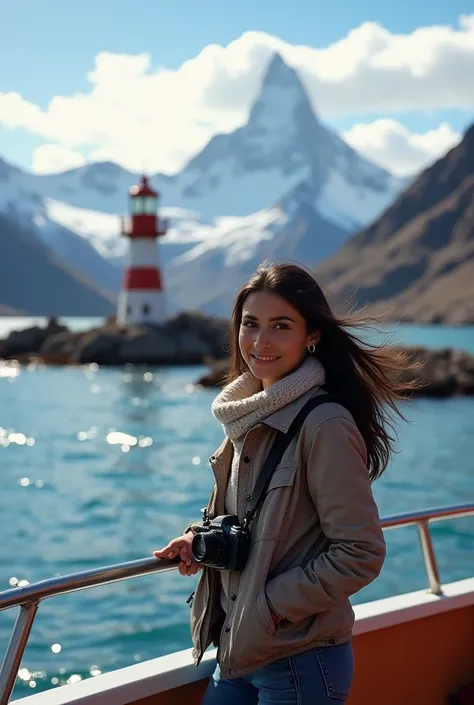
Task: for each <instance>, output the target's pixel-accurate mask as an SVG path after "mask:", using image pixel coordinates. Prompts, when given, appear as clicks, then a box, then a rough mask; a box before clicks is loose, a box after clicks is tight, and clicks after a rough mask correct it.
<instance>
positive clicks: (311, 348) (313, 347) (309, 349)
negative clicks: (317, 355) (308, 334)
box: [308, 343, 316, 354]
mask: <svg viewBox="0 0 474 705" xmlns="http://www.w3.org/2000/svg"><path fill="white" fill-rule="evenodd" d="M315 351H316V345H314V343H311V345H308V352H309V353H311V354H313V353H314V352H315Z"/></svg>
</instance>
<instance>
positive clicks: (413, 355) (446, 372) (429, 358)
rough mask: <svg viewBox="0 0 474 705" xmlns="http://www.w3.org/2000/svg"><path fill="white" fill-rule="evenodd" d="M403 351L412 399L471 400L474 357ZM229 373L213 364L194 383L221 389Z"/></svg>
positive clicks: (224, 363) (222, 364)
mask: <svg viewBox="0 0 474 705" xmlns="http://www.w3.org/2000/svg"><path fill="white" fill-rule="evenodd" d="M403 350H404V351H405V352H406V353H408V356H409V358H410V359H411V360H413V362H417V363H418V367H417V368H416V369H412V370H406V372H404V374H403V377H404V380H405V381H412V380H415V379H416V380H417V381H418V383H419V387H418V389H416V391H414V392H413V395H412V396H413V397H433V398H444V397H452V396H474V355H470V354H469V353H467V352H465V351H464V350H455V349H453V348H443V349H439V350H431V349H429V348H424V347H404V348H403ZM228 371H229V361H228V359H220V360H215V361H213V363H212V364H211V366H210V370H209V372H208V373H207V374H205V375H203V376H202V377H201V378H200V379H199V380H198V382H197V384H198V385H200V386H202V387H217V388H219V387H221V386H222V385H223V383H224V380H225V378H226V375H227V373H228Z"/></svg>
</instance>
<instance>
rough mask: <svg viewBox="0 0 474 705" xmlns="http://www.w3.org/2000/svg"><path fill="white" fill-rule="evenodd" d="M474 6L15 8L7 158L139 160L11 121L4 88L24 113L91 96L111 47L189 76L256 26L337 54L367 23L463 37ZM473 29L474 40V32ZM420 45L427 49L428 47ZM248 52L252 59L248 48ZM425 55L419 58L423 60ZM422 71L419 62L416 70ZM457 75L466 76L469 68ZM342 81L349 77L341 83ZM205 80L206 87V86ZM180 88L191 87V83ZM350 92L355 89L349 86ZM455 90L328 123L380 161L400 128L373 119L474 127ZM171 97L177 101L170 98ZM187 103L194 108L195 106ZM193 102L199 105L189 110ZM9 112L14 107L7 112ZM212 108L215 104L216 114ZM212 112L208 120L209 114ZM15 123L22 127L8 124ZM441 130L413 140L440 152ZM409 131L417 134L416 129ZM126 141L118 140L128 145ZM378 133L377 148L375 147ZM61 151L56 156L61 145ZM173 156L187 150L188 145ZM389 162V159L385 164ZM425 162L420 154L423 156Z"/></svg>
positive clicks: (204, 0)
mask: <svg viewBox="0 0 474 705" xmlns="http://www.w3.org/2000/svg"><path fill="white" fill-rule="evenodd" d="M470 9H471V11H473V10H474V8H472V7H471V8H470V7H469V3H468V2H466V1H464V2H462V1H461V0H450V2H449V3H448V2H446V0H444V1H441V0H434V1H431V2H428V1H427V0H399V1H398V2H397V3H381V2H380V0H379V1H378V2H375V0H357V1H356V2H355V1H353V0H346V1H345V2H343V1H342V0H332V2H328V1H326V2H320V0H306V2H304V1H303V0H293V2H292V3H291V4H290V3H289V2H283V1H281V0H258V1H256V0H240V2H238V3H230V2H225V1H222V0H201V2H195V1H194V2H192V1H191V0H172V2H166V3H165V2H161V1H158V0H149V2H147V3H145V2H142V3H130V2H125V1H124V0H114V1H112V0H107V1H106V0H95V2H93V1H92V0H81V2H67V3H65V2H64V1H60V0H35V2H34V3H27V4H26V5H25V3H13V2H10V3H6V4H5V5H4V7H3V8H2V24H3V27H2V32H1V42H0V65H1V66H2V67H3V70H2V72H1V74H0V155H2V156H3V157H4V158H6V159H7V160H9V161H11V162H13V163H16V164H18V165H20V166H22V167H25V168H31V166H32V165H33V163H34V154H35V150H36V149H37V148H38V147H41V146H44V145H45V144H46V145H52V146H53V147H54V146H55V145H56V147H57V153H58V155H59V156H60V155H61V154H62V153H60V149H59V148H61V149H62V150H63V152H64V157H65V159H66V161H65V164H66V163H67V150H70V151H71V152H74V153H76V154H77V155H82V156H83V157H84V158H85V159H94V158H97V156H99V157H100V155H101V154H102V153H103V154H104V155H105V156H107V155H109V153H110V157H111V158H114V156H115V157H116V158H117V160H119V161H120V160H121V161H122V162H126V161H127V157H126V156H125V154H124V155H123V157H121V156H120V153H119V151H118V150H117V149H116V148H112V147H111V145H105V146H104V145H102V144H100V140H99V143H97V144H95V145H94V149H92V148H91V144H90V137H87V136H79V135H76V137H72V136H71V135H65V134H63V132H64V130H63V129H59V130H57V131H56V132H54V130H53V128H47V129H46V128H44V129H43V128H38V127H37V123H38V120H37V119H36V118H34V120H33V122H32V119H29V118H28V124H27V125H26V127H25V124H24V120H23V122H22V121H21V120H18V123H19V126H17V124H16V122H15V120H14V119H13V118H12V116H11V111H12V109H13V108H12V103H11V101H10V102H8V103H5V104H4V105H3V109H2V107H1V106H2V103H1V96H2V94H3V95H6V94H9V93H10V92H14V93H18V94H19V95H20V96H21V99H22V101H23V104H22V106H17V107H15V106H14V109H15V110H16V109H18V110H19V111H21V110H23V109H25V110H30V108H27V107H25V106H31V105H33V106H37V108H38V109H40V110H42V111H47V109H48V105H49V103H50V101H51V100H52V99H53V98H55V96H63V97H72V96H74V95H76V94H78V93H85V94H89V93H90V91H91V82H90V81H89V80H88V78H87V74H88V73H89V72H90V71H91V70H93V68H94V62H95V57H96V55H98V54H100V53H101V52H110V53H111V54H125V55H130V56H132V55H137V54H142V53H147V54H149V55H150V57H151V64H150V66H149V67H148V68H147V69H146V71H145V73H146V72H148V73H150V72H156V71H157V70H158V69H159V68H160V67H166V69H172V70H176V71H178V70H179V69H180V67H181V66H182V64H183V62H186V61H190V60H191V61H192V60H194V59H195V57H196V56H198V55H199V54H200V52H202V50H203V49H204V48H205V47H206V46H208V45H216V44H217V45H220V46H222V47H226V46H227V45H228V44H229V43H230V42H233V41H235V40H237V39H239V37H241V36H242V35H243V34H244V33H245V32H248V31H258V32H263V33H266V34H268V35H270V36H272V37H275V38H277V39H279V40H283V42H285V43H287V44H288V45H292V46H294V47H298V46H309V47H312V48H314V49H326V48H327V47H329V46H330V45H331V44H333V43H337V42H341V40H343V39H344V38H345V37H348V36H350V33H351V32H352V31H353V30H355V29H356V28H357V27H360V25H362V24H363V23H364V22H377V23H379V24H380V25H381V26H382V27H383V28H384V29H385V30H387V31H388V32H389V33H390V35H400V34H401V35H406V36H411V37H412V38H413V42H416V41H417V40H416V32H417V31H418V30H419V28H427V27H433V26H435V25H444V26H451V28H453V32H456V30H459V18H460V16H462V15H468V14H469V10H470ZM453 36H454V35H453ZM472 36H473V37H474V31H473V35H472ZM454 40H456V37H454V39H453V41H454ZM371 41H372V42H373V41H375V40H372V39H370V37H369V38H367V42H368V44H367V45H368V46H369V45H370V43H371ZM456 41H457V40H456ZM466 41H467V36H465V37H461V36H460V37H459V43H460V46H461V45H462V44H463V42H464V44H466ZM413 42H412V43H413ZM354 44H355V42H354ZM416 46H417V47H418V44H417V45H416ZM444 46H445V45H444V44H443V42H441V44H440V47H441V49H440V51H444V49H443V47H444ZM420 47H421V48H416V50H413V55H414V56H415V55H416V56H418V54H420V55H421V54H423V47H422V46H421V44H420ZM433 47H434V49H433ZM461 48H462V46H461ZM462 50H463V51H465V52H467V54H466V56H467V58H466V63H465V66H466V69H465V70H466V73H467V72H470V75H471V76H472V75H473V74H474V71H472V68H473V66H472V65H471V64H469V63H468V58H469V56H470V55H469V49H468V48H467V49H466V47H464V48H463V49H462ZM249 51H250V50H249ZM433 51H436V43H434V44H433V42H431V44H429V49H428V50H427V54H432V53H433ZM417 52H418V54H417ZM473 54H474V52H473ZM242 56H243V57H244V49H242ZM245 56H247V55H245ZM295 56H296V54H295ZM416 56H415V58H414V59H413V61H421V60H420V59H418V58H416ZM247 58H248V57H247ZM430 60H431V59H430ZM433 60H434V59H433ZM232 61H233V62H234V64H233V66H238V60H237V58H235V57H234V58H233V59H232ZM450 61H451V56H450V55H448V53H447V50H446V63H445V67H449V62H450ZM421 64H423V62H421ZM308 66H309V65H308ZM461 66H463V65H462V64H461ZM5 68H6V70H5ZM249 70H250V69H249ZM308 70H310V66H309V68H308ZM417 70H418V69H417V68H416V67H415V69H414V74H416V73H417ZM437 70H439V69H437ZM442 70H443V72H444V71H445V69H442ZM453 70H454V69H453ZM229 71H230V69H229ZM456 73H457V74H459V70H458V69H457V70H456ZM108 76H109V74H108ZM104 80H109V78H108V77H107V78H106V79H104ZM137 80H138V79H137ZM430 80H431V81H432V80H433V79H430ZM468 83H469V79H467V78H466V79H465V82H464V83H463V84H462V85H461V86H460V87H459V89H458V90H459V92H466V91H467V88H466V86H467V84H468ZM177 85H178V84H177ZM216 85H217V84H216ZM340 85H341V84H338V86H339V87H340ZM431 85H433V83H432V82H431V83H427V84H426V86H425V87H424V86H423V85H422V84H420V90H421V91H423V90H430V86H431ZM203 86H204V88H205V81H204V82H203ZM467 87H468V86H467ZM170 90H172V89H171V88H170ZM177 90H178V88H177ZM180 90H183V89H182V85H181V88H180ZM249 90H250V89H249ZM335 90H336V88H335ZM340 90H341V91H342V90H343V88H341V87H340ZM410 90H411V89H410ZM449 90H450V86H449V81H447V88H446V89H445V91H444V93H443V94H442V95H441V99H440V105H439V106H438V105H436V101H435V100H434V102H433V101H431V103H430V101H427V106H426V108H424V107H423V105H420V104H419V103H420V101H419V100H414V101H412V102H413V105H411V104H410V99H409V97H408V98H407V100H406V101H405V103H403V105H402V107H397V106H395V107H393V106H392V107H391V106H390V100H388V102H387V101H386V104H387V105H388V108H386V107H384V104H383V102H382V103H381V104H380V106H377V105H375V104H374V107H373V108H371V109H368V108H367V105H365V104H362V103H361V106H360V107H359V106H358V105H357V104H356V103H353V104H352V103H351V104H350V105H349V104H348V107H347V109H346V110H345V111H344V110H343V109H342V108H341V109H339V108H338V109H336V107H335V108H334V109H332V108H331V110H328V111H327V114H325V111H324V110H323V111H322V118H323V119H324V120H325V121H326V122H327V123H329V124H330V125H331V126H332V127H334V128H335V129H337V130H338V131H342V132H347V133H349V138H350V139H352V140H353V141H354V142H355V144H354V146H356V147H357V148H360V147H361V145H362V148H363V149H366V150H369V152H370V150H372V153H371V154H370V155H369V156H371V157H373V156H374V154H375V156H376V158H377V154H376V152H377V149H379V151H380V150H381V149H382V147H381V145H380V144H378V147H377V139H378V140H379V142H380V141H381V140H382V136H381V134H382V132H383V130H385V132H384V137H383V139H385V140H387V139H388V138H393V134H392V133H391V134H390V135H389V136H388V137H387V134H386V133H387V131H388V130H389V128H390V125H389V124H388V123H385V124H384V125H382V124H380V123H379V124H378V125H375V126H374V128H373V130H375V128H376V127H377V129H378V130H379V132H378V133H377V131H376V130H375V131H373V132H372V135H373V137H372V138H371V137H370V133H369V131H368V129H365V132H364V127H363V126H364V125H367V124H374V123H375V122H376V121H380V120H392V121H393V120H394V121H396V122H397V124H398V125H400V126H401V127H403V128H404V129H406V130H408V131H410V133H415V134H418V135H424V134H427V133H430V131H435V130H438V128H439V126H440V125H442V124H443V123H445V124H447V125H448V126H449V128H450V129H451V131H452V133H459V132H462V131H463V130H464V129H465V127H466V126H467V125H468V124H469V123H470V122H471V120H473V113H474V110H473V108H474V103H473V104H470V102H469V99H467V98H463V97H462V96H461V97H460V98H459V97H456V96H454V97H453V98H451V97H448V98H446V92H449ZM415 92H416V91H415ZM453 92H454V91H453ZM169 100H170V99H169V98H168V99H167V101H168V102H169ZM242 100H243V103H242V106H241V108H239V110H241V111H243V110H244V109H247V108H248V100H249V99H248V98H247V97H246V96H245V95H243V97H242ZM370 100H373V99H372V98H370ZM313 101H314V102H315V103H316V105H318V104H319V103H318V96H317V95H315V96H313ZM402 102H403V101H402ZM322 103H323V106H324V105H325V104H326V103H328V101H326V103H325V101H324V100H322ZM329 103H330V101H329ZM158 104H159V101H158V100H157V101H156V108H155V109H159V108H158ZM186 106H187V104H186V103H184V104H183V109H184V108H185V107H186ZM187 108H188V109H189V106H187ZM91 109H92V108H91ZM94 109H96V108H94ZM215 109H216V111H217V110H220V111H221V112H222V111H225V105H220V106H219V105H218V104H216V106H215ZM6 111H10V113H9V114H8V115H7V116H6V117H5V113H6ZM208 112H209V111H208V110H207V112H206V115H207V114H208ZM241 114H243V113H242V112H241V113H239V111H238V109H237V108H236V110H235V113H234V114H233V116H232V118H230V117H229V119H228V120H227V122H226V121H220V120H219V119H218V118H217V117H216V119H215V120H214V119H213V118H212V117H211V118H208V117H206V118H205V119H209V120H210V123H212V127H211V128H210V132H209V134H212V133H213V132H215V131H219V130H224V131H226V130H227V129H232V127H233V125H234V122H235V123H236V124H237V123H238V120H239V115H241ZM216 115H217V113H216ZM200 119H204V118H203V117H202V116H201V118H200ZM35 121H36V122H35ZM233 121H234V122H233ZM20 123H21V124H20ZM6 124H10V125H11V127H10V128H8V127H6V126H5V125H6ZM22 125H23V126H22ZM358 125H362V127H360V128H358V131H357V130H354V129H353V128H354V126H358ZM382 128H383V129H382ZM176 129H177V130H178V128H176ZM182 129H183V130H184V129H185V127H184V126H183V127H182ZM186 129H187V128H186ZM390 129H392V132H393V130H394V129H395V127H394V126H393V125H392V126H391V128H390ZM351 130H352V134H350V131H351ZM396 130H398V133H397V134H398V138H400V139H401V136H400V135H401V134H402V133H401V132H400V130H399V129H398V128H396V129H395V132H396ZM381 131H382V132H381ZM186 134H188V133H186ZM124 135H125V136H124ZM124 135H122V138H121V139H122V140H123V139H126V133H124ZM374 135H375V136H374ZM377 135H378V136H377ZM178 137H179V136H178V134H177V135H176V139H177V141H178V142H179V141H180V140H179V138H178ZM395 137H397V135H395ZM435 137H436V136H435V135H432V138H428V139H425V142H422V141H421V142H420V140H418V142H416V140H415V142H412V146H413V145H415V146H416V148H417V149H418V150H419V149H420V145H423V149H425V150H426V149H428V145H431V146H430V147H429V148H430V149H434V147H433V146H432V143H433V141H434V140H435ZM405 138H406V139H408V137H407V136H406V135H405ZM119 139H120V137H119V135H117V140H119ZM205 139H207V136H206V134H205V132H203V131H201V134H200V135H199V136H198V134H197V132H196V134H195V136H194V137H193V138H192V139H191V137H189V139H187V138H186V139H183V140H182V142H183V144H185V145H188V143H189V146H185V147H184V148H183V150H182V151H183V155H184V154H185V153H187V152H189V153H192V151H193V148H196V147H197V146H200V145H201V143H202V141H203V140H205ZM370 139H372V140H373V143H374V144H372V146H371V144H370ZM430 139H431V142H430ZM440 139H441V143H442V144H443V145H444V146H443V148H445V146H446V145H448V146H449V139H450V134H449V132H446V130H445V132H444V137H443V136H442V137H441V138H440ZM451 139H453V138H451ZM443 140H444V142H443ZM441 143H440V144H441ZM114 150H115V151H114ZM50 153H51V154H52V153H53V150H52V148H51V149H50ZM48 154H49V152H47V150H43V158H42V160H43V161H42V164H43V167H42V168H46V167H44V164H45V163H46V162H47V159H46V157H47V155H48ZM173 154H175V155H177V154H178V152H177V150H176V148H174V152H173ZM380 154H382V153H381V151H380ZM158 156H159V155H157V160H158V162H159V158H158ZM71 158H72V157H71ZM183 158H184V157H183ZM384 158H385V157H384V156H383V155H382V161H383V159H384ZM387 158H388V157H387ZM420 158H421V157H420ZM45 159H46V162H45ZM413 159H414V161H416V158H415V156H413ZM379 161H380V158H379ZM40 162H41V159H39V161H38V160H37V166H38V165H39V164H40ZM178 162H179V156H175V157H173V156H172V155H171V152H170V154H169V155H168V156H163V164H164V170H167V165H168V170H171V171H172V170H173V165H174V164H176V165H178ZM59 163H60V160H59ZM407 164H408V162H407ZM130 166H133V165H132V164H130ZM407 171H409V169H407Z"/></svg>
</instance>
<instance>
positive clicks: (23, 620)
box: [0, 602, 39, 705]
mask: <svg viewBox="0 0 474 705" xmlns="http://www.w3.org/2000/svg"><path fill="white" fill-rule="evenodd" d="M38 605H39V602H30V603H27V604H25V605H21V607H20V613H19V615H18V617H17V618H16V622H15V626H14V628H13V632H12V635H11V637H10V641H9V644H8V646H7V650H6V652H5V658H4V659H3V663H2V667H1V669H0V705H8V703H9V702H10V695H11V694H12V691H13V688H14V686H15V681H16V677H17V674H18V670H19V668H20V664H21V660H22V658H23V654H24V653H25V648H26V644H27V642H28V637H29V635H30V631H31V627H32V626H33V622H34V619H35V616H36V611H37V609H38Z"/></svg>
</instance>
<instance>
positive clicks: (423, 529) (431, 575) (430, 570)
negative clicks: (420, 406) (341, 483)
mask: <svg viewBox="0 0 474 705" xmlns="http://www.w3.org/2000/svg"><path fill="white" fill-rule="evenodd" d="M416 526H417V529H418V533H419V536H420V543H421V550H422V551H423V558H424V561H425V568H426V572H427V574H428V581H429V585H430V591H431V592H432V593H433V595H442V594H443V590H442V588H441V580H440V577H439V571H438V564H437V562H436V556H435V552H434V547H433V541H432V539H431V532H430V526H429V523H428V521H427V520H426V519H423V520H422V521H418V522H417V523H416ZM0 705H2V704H1V703H0Z"/></svg>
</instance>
